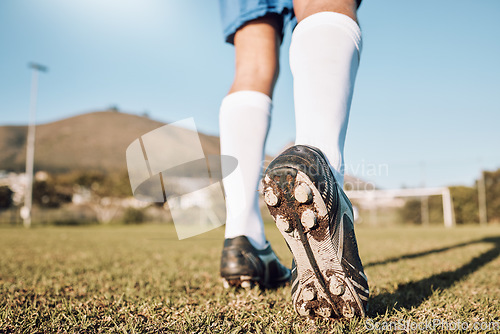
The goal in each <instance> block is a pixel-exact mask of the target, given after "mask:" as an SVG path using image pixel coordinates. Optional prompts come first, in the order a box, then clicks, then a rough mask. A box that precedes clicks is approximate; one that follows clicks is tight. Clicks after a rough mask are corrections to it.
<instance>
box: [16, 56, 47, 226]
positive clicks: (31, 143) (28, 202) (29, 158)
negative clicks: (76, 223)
mask: <svg viewBox="0 0 500 334" xmlns="http://www.w3.org/2000/svg"><path fill="white" fill-rule="evenodd" d="M28 67H29V68H31V69H32V72H33V74H32V77H31V94H30V119H29V125H28V138H27V140H26V191H25V193H24V206H23V207H22V208H21V218H23V224H24V227H30V226H31V207H32V204H33V165H34V162H35V129H36V128H35V119H36V98H37V94H38V72H47V71H48V68H47V67H46V66H43V65H40V64H36V63H29V65H28Z"/></svg>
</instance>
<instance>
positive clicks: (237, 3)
mask: <svg viewBox="0 0 500 334" xmlns="http://www.w3.org/2000/svg"><path fill="white" fill-rule="evenodd" d="M219 4H220V12H221V18H222V28H223V33H224V38H225V39H226V42H227V43H231V44H234V34H235V33H236V30H238V29H239V28H241V27H242V26H243V25H244V24H245V23H247V22H249V21H251V20H255V19H258V18H260V17H263V16H266V15H270V14H274V15H277V17H278V21H279V22H278V24H279V28H280V30H281V37H282V38H281V39H283V33H284V28H285V27H286V25H287V23H288V22H290V21H292V20H294V21H295V15H294V14H293V1H292V0H219Z"/></svg>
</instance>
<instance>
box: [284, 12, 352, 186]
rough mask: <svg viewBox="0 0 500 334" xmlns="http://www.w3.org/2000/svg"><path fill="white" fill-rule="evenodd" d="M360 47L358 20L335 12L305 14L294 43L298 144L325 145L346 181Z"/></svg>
mask: <svg viewBox="0 0 500 334" xmlns="http://www.w3.org/2000/svg"><path fill="white" fill-rule="evenodd" d="M360 49H361V31H360V29H359V26H358V25H357V23H356V22H355V21H353V20H352V19H351V18H350V17H348V16H346V15H343V14H339V13H333V12H321V13H317V14H313V15H311V16H309V17H307V18H305V19H304V20H302V21H301V22H300V23H299V24H298V25H297V27H296V28H295V30H294V32H293V34H292V43H291V45H290V68H291V70H292V74H293V79H294V98H295V121H296V139H295V144H301V145H311V146H315V147H317V148H319V149H320V150H321V151H322V152H323V153H324V154H325V156H326V158H327V159H328V162H329V164H330V167H331V168H332V171H333V173H334V176H335V178H336V180H337V182H338V183H339V184H340V185H343V184H344V170H343V169H344V142H345V136H346V131H347V123H348V120H349V109H350V107H351V100H352V93H353V89H354V80H355V78H356V72H357V70H358V65H359V55H360Z"/></svg>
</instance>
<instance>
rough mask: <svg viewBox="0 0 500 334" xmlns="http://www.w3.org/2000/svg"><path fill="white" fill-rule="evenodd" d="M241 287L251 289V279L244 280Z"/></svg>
mask: <svg viewBox="0 0 500 334" xmlns="http://www.w3.org/2000/svg"><path fill="white" fill-rule="evenodd" d="M241 287H242V288H244V289H250V288H251V287H252V282H250V281H242V282H241Z"/></svg>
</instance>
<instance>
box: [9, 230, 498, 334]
mask: <svg viewBox="0 0 500 334" xmlns="http://www.w3.org/2000/svg"><path fill="white" fill-rule="evenodd" d="M266 228H267V231H268V238H269V239H270V240H271V242H272V243H273V248H274V249H275V250H276V251H277V253H278V254H279V255H280V257H281V258H282V260H283V261H284V263H286V264H290V262H291V254H290V253H289V251H288V249H287V247H286V245H285V244H284V242H283V240H282V238H281V235H280V234H279V232H278V231H277V230H276V228H274V226H272V225H268V226H266ZM357 236H358V243H359V247H360V252H361V256H362V259H363V262H364V264H365V269H366V270H365V271H366V273H367V275H368V276H369V279H370V288H371V299H370V309H369V311H368V316H369V319H370V321H372V322H373V323H375V322H379V323H381V322H383V321H393V322H394V321H399V320H401V319H404V320H410V321H414V322H421V321H429V320H432V319H440V320H443V321H444V320H447V321H458V320H460V321H462V322H470V323H473V322H492V321H500V283H499V279H498V277H500V256H499V255H500V227H498V226H497V227H488V228H478V227H459V228H456V229H453V230H446V229H444V228H442V227H430V228H420V227H411V228H374V227H370V228H366V227H362V226H361V227H359V228H358V229H357ZM222 242H223V230H222V228H219V229H217V230H214V231H212V232H209V233H206V234H203V235H201V236H198V237H195V238H191V239H187V240H183V241H179V240H177V238H176V234H175V230H174V228H173V226H170V225H144V226H94V227H71V228H69V227H46V228H36V227H35V228H33V229H30V230H26V229H22V228H2V229H0V295H1V299H0V333H10V332H27V333H28V332H29V333H36V332H39V333H46V332H102V333H107V332H129V333H133V332H135V333H144V332H151V333H155V332H167V333H169V332H176V333H186V332H187V333H192V332H199V333H203V332H215V333H223V332H224V333H233V332H234V333H247V332H256V333H259V332H266V333H267V332H270V333H302V332H350V331H356V330H365V326H366V322H365V320H359V319H357V320H354V321H350V322H349V321H342V322H339V321H337V322H335V321H321V320H317V321H311V320H307V319H303V318H300V317H298V316H297V315H296V314H295V313H294V311H293V309H292V305H291V296H290V287H289V286H287V287H284V288H280V289H277V290H268V291H261V290H259V289H258V288H253V289H251V290H224V289H223V288H222V284H221V282H220V279H219V273H218V270H219V260H220V259H219V256H220V251H221V248H222ZM439 332H441V331H439Z"/></svg>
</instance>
